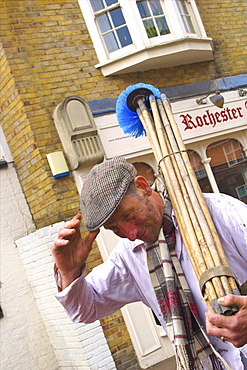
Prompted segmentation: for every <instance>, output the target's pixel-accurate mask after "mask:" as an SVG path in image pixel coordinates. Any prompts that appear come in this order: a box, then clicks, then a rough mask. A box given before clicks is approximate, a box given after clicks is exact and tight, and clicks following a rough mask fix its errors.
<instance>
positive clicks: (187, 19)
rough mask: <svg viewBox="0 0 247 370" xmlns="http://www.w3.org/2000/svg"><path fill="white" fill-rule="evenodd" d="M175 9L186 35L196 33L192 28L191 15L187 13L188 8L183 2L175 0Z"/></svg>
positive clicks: (183, 0)
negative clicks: (177, 11) (176, 8)
mask: <svg viewBox="0 0 247 370" xmlns="http://www.w3.org/2000/svg"><path fill="white" fill-rule="evenodd" d="M176 3H177V7H178V10H179V14H180V17H181V19H182V22H183V26H184V29H185V31H186V32H188V33H196V31H195V28H194V26H193V23H192V20H191V15H190V13H189V11H188V7H187V4H186V1H185V0H176Z"/></svg>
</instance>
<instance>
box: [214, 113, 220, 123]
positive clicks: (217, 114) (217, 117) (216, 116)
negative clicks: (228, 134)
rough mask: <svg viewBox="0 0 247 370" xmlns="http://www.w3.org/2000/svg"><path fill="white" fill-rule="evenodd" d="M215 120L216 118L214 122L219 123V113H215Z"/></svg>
mask: <svg viewBox="0 0 247 370" xmlns="http://www.w3.org/2000/svg"><path fill="white" fill-rule="evenodd" d="M215 118H216V121H217V122H219V123H220V122H221V119H220V113H219V112H215Z"/></svg>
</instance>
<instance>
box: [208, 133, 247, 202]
mask: <svg viewBox="0 0 247 370" xmlns="http://www.w3.org/2000/svg"><path fill="white" fill-rule="evenodd" d="M206 155H207V157H208V158H211V162H210V166H211V169H212V172H213V175H214V177H215V180H216V182H217V185H218V188H219V191H220V192H221V193H225V194H228V195H231V196H233V197H235V198H238V199H240V200H241V201H243V202H244V203H247V157H246V155H245V153H244V150H243V146H242V144H241V143H240V142H239V141H238V140H236V139H230V138H226V139H224V140H220V141H216V142H213V143H211V144H210V145H208V147H207V149H206Z"/></svg>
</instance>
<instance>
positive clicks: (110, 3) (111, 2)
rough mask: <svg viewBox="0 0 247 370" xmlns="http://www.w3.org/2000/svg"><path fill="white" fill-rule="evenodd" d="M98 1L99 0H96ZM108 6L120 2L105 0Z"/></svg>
mask: <svg viewBox="0 0 247 370" xmlns="http://www.w3.org/2000/svg"><path fill="white" fill-rule="evenodd" d="M96 1H97V0H96ZM105 3H106V5H107V6H110V5H112V4H116V3H118V0H105Z"/></svg>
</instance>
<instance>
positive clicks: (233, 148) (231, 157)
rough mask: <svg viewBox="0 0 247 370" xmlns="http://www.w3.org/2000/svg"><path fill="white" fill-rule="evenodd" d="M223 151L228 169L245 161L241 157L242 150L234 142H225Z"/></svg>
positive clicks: (237, 143) (236, 142)
mask: <svg viewBox="0 0 247 370" xmlns="http://www.w3.org/2000/svg"><path fill="white" fill-rule="evenodd" d="M223 151H224V154H225V158H226V161H227V164H228V166H229V167H231V166H234V165H235V164H237V163H239V162H243V161H245V160H246V159H245V158H244V157H243V155H242V148H241V146H240V144H239V142H238V141H236V140H229V141H226V142H225V143H224V144H223Z"/></svg>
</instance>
